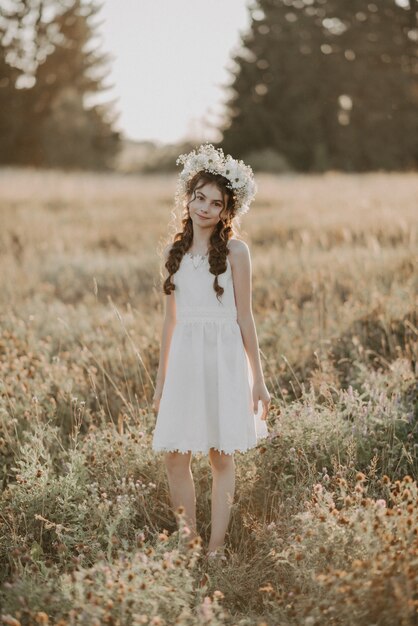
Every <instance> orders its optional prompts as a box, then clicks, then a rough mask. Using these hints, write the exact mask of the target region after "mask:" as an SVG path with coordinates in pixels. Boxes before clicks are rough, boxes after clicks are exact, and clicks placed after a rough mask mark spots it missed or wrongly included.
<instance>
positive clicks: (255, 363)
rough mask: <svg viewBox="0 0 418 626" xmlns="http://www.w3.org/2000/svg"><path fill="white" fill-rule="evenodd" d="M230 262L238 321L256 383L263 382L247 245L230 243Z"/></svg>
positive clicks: (239, 242) (235, 241)
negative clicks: (253, 311) (252, 302)
mask: <svg viewBox="0 0 418 626" xmlns="http://www.w3.org/2000/svg"><path fill="white" fill-rule="evenodd" d="M230 250H231V251H230V254H229V257H230V262H231V269H232V272H233V279H234V293H235V303H236V307H237V321H238V324H239V326H240V329H241V334H242V339H243V343H244V347H245V351H246V352H247V354H248V359H249V361H250V365H251V369H252V372H253V378H254V382H256V381H263V382H264V375H263V370H262V366H261V361H260V350H259V345H258V339H257V331H256V328H255V322H254V317H253V313H252V304H251V294H252V280H251V273H252V270H251V257H250V251H249V248H248V246H247V244H246V243H245V242H244V241H241V240H238V239H237V240H234V242H230Z"/></svg>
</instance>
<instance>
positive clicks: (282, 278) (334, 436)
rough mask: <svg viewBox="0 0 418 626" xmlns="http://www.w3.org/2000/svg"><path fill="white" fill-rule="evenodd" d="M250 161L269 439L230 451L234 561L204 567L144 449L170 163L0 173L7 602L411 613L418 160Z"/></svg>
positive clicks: (58, 612) (220, 612) (292, 619)
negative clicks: (299, 170)
mask: <svg viewBox="0 0 418 626" xmlns="http://www.w3.org/2000/svg"><path fill="white" fill-rule="evenodd" d="M258 182H259V193H258V196H257V200H256V202H255V204H254V206H253V208H252V210H251V211H250V213H249V214H248V215H247V216H245V217H244V219H243V221H242V226H241V235H242V236H243V237H244V238H245V240H246V241H247V242H248V243H249V245H250V249H251V254H252V262H253V310H254V316H255V319H256V324H257V330H258V336H259V341H260V347H261V351H262V361H263V367H264V372H265V377H266V383H267V386H268V387H269V389H270V392H271V394H272V399H273V403H272V410H271V415H270V418H269V427H270V437H269V439H268V440H267V441H266V442H265V444H264V445H262V446H261V447H259V448H258V449H255V450H253V451H251V452H249V453H247V454H246V455H238V456H237V459H236V461H237V492H236V499H235V503H234V508H233V515H232V519H231V524H230V527H229V532H228V536H227V540H228V545H229V547H230V550H231V557H230V562H229V564H228V565H227V567H226V568H225V570H220V571H216V570H215V571H209V572H207V571H204V569H202V568H203V565H202V563H201V561H200V559H199V554H200V546H199V545H197V546H196V550H195V554H194V556H193V557H192V558H191V559H189V558H188V557H184V556H183V555H182V554H181V553H179V552H178V550H177V540H178V532H177V530H176V529H177V527H176V521H175V518H174V516H173V514H172V511H171V510H170V506H169V498H168V493H167V483H166V478H165V474H164V470H163V467H162V464H161V461H160V459H159V458H158V457H157V456H155V455H154V454H153V453H152V452H151V450H150V438H151V433H152V430H153V426H154V423H155V416H154V415H153V412H152V410H151V398H152V394H153V382H154V377H155V372H156V368H157V365H158V354H159V341H160V330H161V323H162V312H163V305H164V300H163V298H164V296H163V295H162V293H161V291H160V283H159V275H158V273H159V266H160V259H159V257H158V251H159V250H160V249H161V247H162V243H163V241H164V239H165V238H166V236H167V224H168V220H169V214H170V209H171V206H172V199H173V195H174V190H175V178H174V177H172V176H169V177H165V176H162V175H155V176H123V175H116V174H115V175H112V176H110V175H108V174H106V175H99V174H91V173H79V174H74V173H71V174H66V173H63V172H59V171H49V172H38V171H36V170H30V169H28V170H14V169H3V170H1V171H0V197H1V199H2V200H1V229H0V255H1V260H2V268H3V272H2V274H1V276H0V315H1V328H0V355H1V359H0V388H1V395H0V453H1V455H2V456H1V458H2V462H1V466H0V480H1V481H2V493H1V496H0V572H1V574H0V583H1V584H2V587H1V589H0V599H1V601H2V608H1V612H0V615H1V619H0V622H1V621H3V623H5V624H14V625H16V626H17V625H18V624H19V623H20V624H47V623H50V624H57V625H58V624H60V625H61V626H64V624H83V625H84V624H85V625H86V626H87V625H89V626H90V625H91V624H97V625H98V624H102V623H108V624H120V625H121V626H122V625H125V624H153V625H155V626H158V625H159V624H160V625H169V624H172V623H177V624H180V625H184V626H185V625H190V624H201V623H207V624H210V625H211V626H217V625H218V624H219V625H220V624H229V625H232V624H239V626H249V625H250V624H268V625H270V624H271V625H273V624H279V623H280V624H283V625H285V626H286V625H289V626H297V625H299V624H303V625H306V626H315V625H316V624H318V625H320V624H324V623H326V624H335V625H341V626H346V625H350V626H351V625H353V626H354V625H355V626H359V625H360V626H361V625H363V624H368V625H369V624H371V623H373V624H378V625H379V626H381V625H382V626H386V625H388V626H389V625H392V624H394V623H399V624H403V625H405V626H409V624H411V625H412V624H413V623H415V620H416V617H417V609H418V598H417V596H416V588H417V584H418V561H417V556H416V555H417V549H418V546H417V513H418V501H417V487H416V479H417V468H418V458H417V457H418V426H417V418H418V415H417V404H416V389H417V388H416V358H417V354H416V345H417V343H416V340H417V320H416V293H417V280H416V260H417V229H416V226H417V213H416V198H417V197H418V176H417V175H416V174H413V173H410V174H400V173H393V174H384V173H375V174H369V175H344V174H339V173H329V174H326V175H324V176H293V175H290V176H288V175H284V176H280V177H273V176H268V175H259V176H258ZM193 472H194V476H195V481H196V492H197V498H198V525H199V530H200V531H201V534H202V538H203V540H204V541H207V539H208V536H209V532H210V527H209V519H210V486H211V485H210V483H211V476H210V468H209V466H208V461H207V459H206V458H205V457H203V456H199V455H198V456H196V457H194V459H193ZM186 531H187V528H186V529H185V530H184V532H186Z"/></svg>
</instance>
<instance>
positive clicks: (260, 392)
mask: <svg viewBox="0 0 418 626" xmlns="http://www.w3.org/2000/svg"><path fill="white" fill-rule="evenodd" d="M259 400H261V402H262V403H263V413H262V414H261V416H260V417H261V419H262V420H266V419H267V413H268V410H269V408H270V403H271V398H270V394H269V392H268V389H267V387H266V385H265V383H264V381H263V380H260V381H257V382H255V383H254V384H253V409H254V414H256V413H257V411H258V401H259Z"/></svg>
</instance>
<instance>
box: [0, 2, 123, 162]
mask: <svg viewBox="0 0 418 626" xmlns="http://www.w3.org/2000/svg"><path fill="white" fill-rule="evenodd" d="M0 8H1V12H0V44H1V45H0V163H3V164H21V165H27V164H30V165H36V166H61V167H81V168H91V169H108V168H111V167H112V164H113V159H114V157H115V156H116V154H117V153H118V150H119V147H120V142H121V138H120V135H119V133H118V132H116V131H115V130H114V122H115V119H116V116H115V113H114V112H113V108H112V107H113V103H112V102H110V103H106V104H100V105H98V104H95V105H92V104H91V100H92V97H94V96H95V95H96V94H99V93H100V92H103V91H105V90H106V89H107V88H108V86H106V85H105V83H104V80H105V78H106V75H107V73H108V67H107V65H108V62H109V59H108V56H107V55H105V54H102V53H101V52H100V51H99V50H98V47H97V45H96V46H95V45H94V38H95V36H96V35H97V33H96V29H97V24H94V23H93V17H94V16H95V15H96V14H97V13H98V12H99V10H100V8H101V5H100V3H96V2H82V1H81V0H61V1H60V2H57V1H56V0H24V1H19V0H13V1H12V2H7V0H1V4H0ZM89 99H90V104H89Z"/></svg>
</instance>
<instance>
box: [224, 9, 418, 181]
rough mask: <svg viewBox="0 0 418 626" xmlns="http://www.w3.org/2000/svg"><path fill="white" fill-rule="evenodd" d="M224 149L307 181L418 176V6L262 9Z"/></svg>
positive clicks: (242, 65) (244, 56)
mask: <svg viewBox="0 0 418 626" xmlns="http://www.w3.org/2000/svg"><path fill="white" fill-rule="evenodd" d="M249 8H250V10H251V12H252V25H251V28H250V31H249V32H248V33H246V34H245V35H244V36H243V37H242V49H241V50H239V52H238V53H237V54H236V55H235V56H234V59H233V61H234V67H233V69H232V74H233V76H232V81H231V85H230V94H229V96H228V100H227V114H226V120H225V122H224V124H223V126H222V129H221V130H222V132H223V140H222V142H221V145H222V146H223V148H224V150H226V151H227V152H230V153H231V154H240V155H242V156H244V155H247V154H249V153H253V152H254V151H260V152H261V151H263V150H264V151H266V150H267V151H270V152H272V153H273V154H279V155H281V156H282V157H284V160H285V161H286V162H287V163H288V165H289V166H290V167H291V168H292V169H295V170H298V171H315V170H325V169H328V168H336V169H342V170H349V171H350V170H351V171H353V170H355V171H362V170H373V169H388V170H390V169H395V170H404V169H416V168H417V166H418V55H417V50H418V28H417V8H418V4H417V2H416V0H375V1H374V2H373V1H370V2H368V1H367V0H349V1H347V0H258V1H257V2H255V3H254V4H253V5H252V6H251V7H249Z"/></svg>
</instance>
